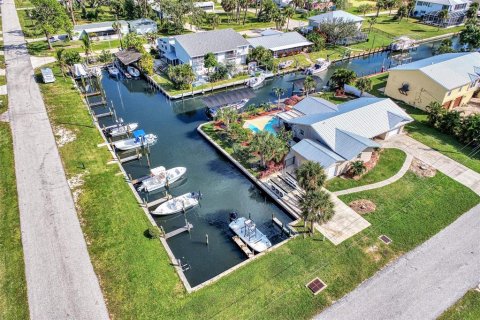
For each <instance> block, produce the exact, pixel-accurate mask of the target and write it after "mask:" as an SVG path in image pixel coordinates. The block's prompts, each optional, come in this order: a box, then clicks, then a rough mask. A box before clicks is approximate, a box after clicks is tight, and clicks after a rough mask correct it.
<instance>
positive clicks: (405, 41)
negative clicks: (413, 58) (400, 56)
mask: <svg viewBox="0 0 480 320" xmlns="http://www.w3.org/2000/svg"><path fill="white" fill-rule="evenodd" d="M416 46H417V44H416V41H415V40H413V39H410V38H409V37H406V36H401V37H398V38H396V39H394V40H393V42H392V43H391V44H390V50H392V51H405V50H409V49H412V48H414V47H416Z"/></svg>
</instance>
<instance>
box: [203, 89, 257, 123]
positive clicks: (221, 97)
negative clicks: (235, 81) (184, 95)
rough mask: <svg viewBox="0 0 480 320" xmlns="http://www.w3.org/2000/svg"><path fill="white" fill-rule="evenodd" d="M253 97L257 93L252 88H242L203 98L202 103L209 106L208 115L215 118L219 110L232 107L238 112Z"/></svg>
mask: <svg viewBox="0 0 480 320" xmlns="http://www.w3.org/2000/svg"><path fill="white" fill-rule="evenodd" d="M253 97H255V92H254V91H253V89H252V88H242V89H238V90H233V91H224V92H220V93H217V94H213V95H211V96H207V97H204V98H202V101H203V103H204V104H205V105H206V106H207V113H208V114H209V115H210V116H212V117H214V116H215V114H216V113H217V111H218V110H219V109H221V108H224V107H228V106H232V107H235V109H237V110H238V109H240V108H241V107H243V105H245V103H246V101H248V100H250V99H251V98H253Z"/></svg>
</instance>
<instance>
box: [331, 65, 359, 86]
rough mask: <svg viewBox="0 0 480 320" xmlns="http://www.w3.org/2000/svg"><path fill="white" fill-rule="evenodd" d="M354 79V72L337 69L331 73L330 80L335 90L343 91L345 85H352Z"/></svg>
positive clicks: (355, 76)
mask: <svg viewBox="0 0 480 320" xmlns="http://www.w3.org/2000/svg"><path fill="white" fill-rule="evenodd" d="M356 78H357V74H356V73H355V71H353V70H350V69H346V68H339V69H337V70H335V71H334V72H333V74H332V76H331V77H330V80H331V81H332V82H333V84H334V85H335V86H336V87H337V88H341V89H343V87H344V86H345V85H346V84H349V83H352V82H353V81H355V79H356Z"/></svg>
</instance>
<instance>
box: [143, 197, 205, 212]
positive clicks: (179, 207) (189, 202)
mask: <svg viewBox="0 0 480 320" xmlns="http://www.w3.org/2000/svg"><path fill="white" fill-rule="evenodd" d="M201 197H202V195H201V193H200V192H189V193H185V194H182V195H181V196H178V197H175V198H173V199H170V200H168V201H167V202H164V203H162V204H161V205H159V206H158V207H157V208H156V209H155V210H153V211H152V214H153V215H159V216H166V215H170V214H175V213H178V212H182V211H184V212H185V211H186V210H188V209H191V208H193V207H196V206H198V204H199V201H200V199H201Z"/></svg>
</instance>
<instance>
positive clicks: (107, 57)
mask: <svg viewBox="0 0 480 320" xmlns="http://www.w3.org/2000/svg"><path fill="white" fill-rule="evenodd" d="M112 59H113V55H112V53H111V52H110V51H109V50H102V52H101V53H100V55H99V56H98V60H99V61H100V62H103V63H106V62H110V61H112Z"/></svg>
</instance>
